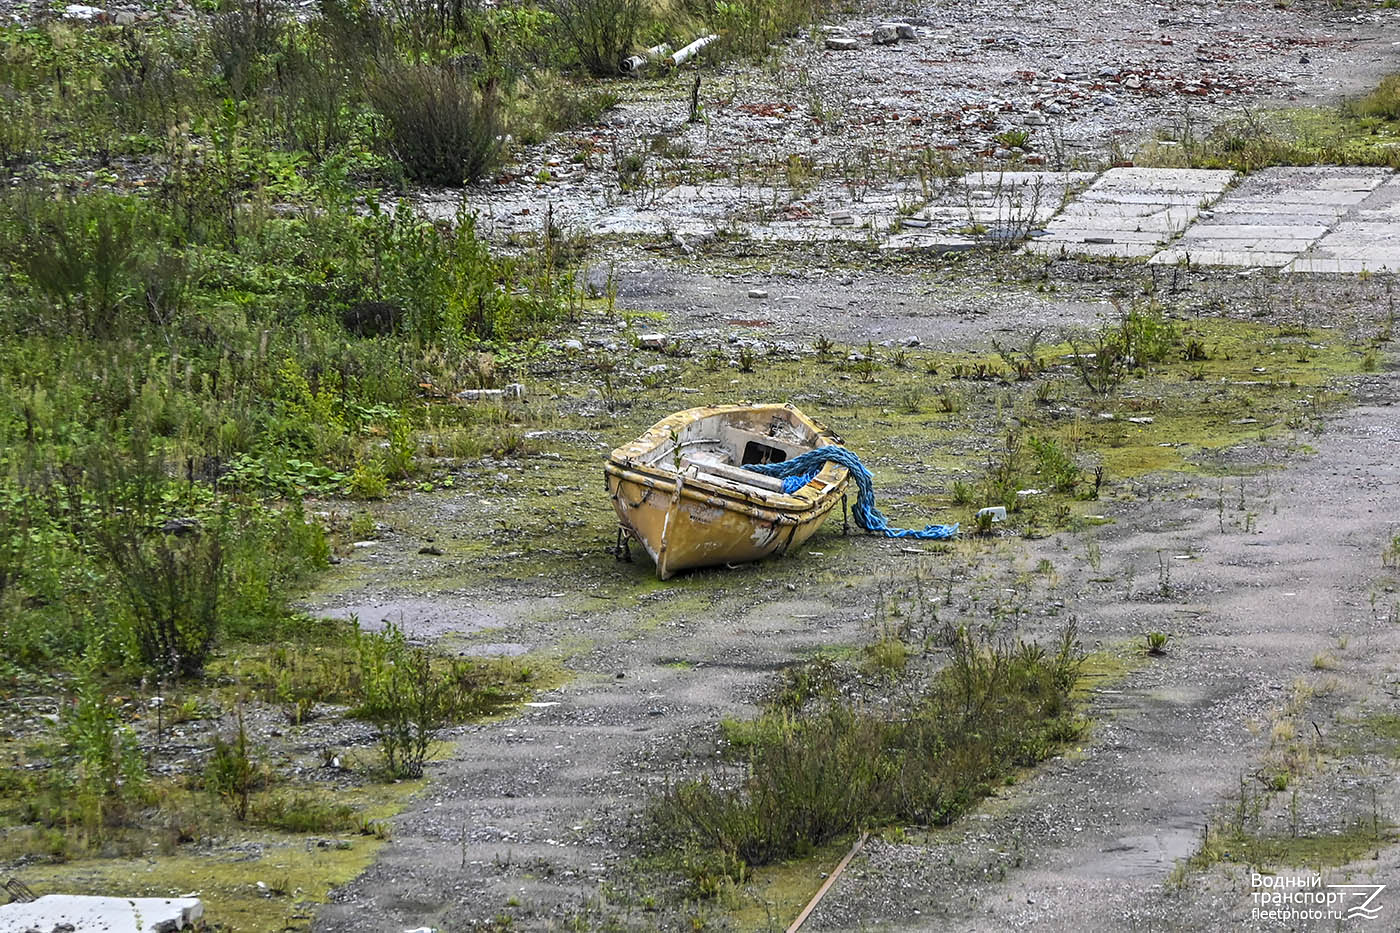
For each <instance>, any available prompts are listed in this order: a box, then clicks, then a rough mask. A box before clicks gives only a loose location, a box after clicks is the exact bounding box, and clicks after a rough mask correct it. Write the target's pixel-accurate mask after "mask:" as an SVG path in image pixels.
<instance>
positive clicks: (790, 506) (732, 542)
mask: <svg viewBox="0 0 1400 933" xmlns="http://www.w3.org/2000/svg"><path fill="white" fill-rule="evenodd" d="M839 443H841V439H840V438H839V437H837V436H835V435H834V434H832V433H831V432H829V431H828V430H826V429H825V428H823V427H821V426H820V425H818V424H817V423H816V422H815V421H813V420H812V419H811V418H809V417H807V416H806V415H804V414H803V413H802V412H800V411H798V410H797V409H796V408H794V407H793V406H792V405H790V404H789V405H726V406H721V407H714V408H691V409H688V410H687V411H680V412H676V413H675V414H674V415H671V416H670V417H668V418H663V419H662V420H661V421H658V422H657V423H656V424H654V425H653V426H652V427H651V429H650V430H648V431H647V432H646V433H645V434H643V435H642V436H641V437H639V438H637V439H636V440H635V441H633V442H632V443H630V444H628V445H626V446H625V447H619V448H618V449H617V450H614V451H613V452H612V455H611V456H610V457H609V458H608V462H607V464H606V466H605V467H604V475H605V478H606V480H607V484H608V493H609V495H611V496H612V502H613V508H615V509H616V510H617V518H618V522H619V523H620V531H619V542H618V544H619V556H621V553H622V552H623V550H624V549H625V547H626V543H627V538H628V537H632V538H636V539H637V540H638V541H640V542H641V544H642V547H644V548H646V551H647V553H648V554H650V555H651V557H652V560H654V561H655V562H656V575H657V576H658V577H660V578H661V579H662V580H666V579H669V578H670V577H672V576H674V575H675V574H676V573H677V572H679V571H681V570H687V569H689V568H692V567H710V566H714V565H717V564H736V563H742V562H745V561H752V560H761V559H763V558H765V557H769V556H772V555H775V554H777V555H781V554H785V553H787V552H788V551H789V550H791V549H792V548H794V547H796V546H798V545H800V544H802V543H803V542H804V541H806V540H807V539H808V538H810V537H811V536H812V535H813V534H814V533H815V532H816V530H817V529H818V528H819V527H821V524H822V522H823V521H825V520H826V517H827V515H829V514H830V512H831V510H832V509H833V508H835V507H836V505H837V503H839V502H842V499H843V495H844V494H845V491H846V485H847V484H848V483H849V482H850V473H849V471H848V470H847V469H846V468H845V467H844V466H839V465H837V464H835V463H826V464H824V465H823V466H822V468H821V470H820V472H818V473H817V475H816V476H815V477H814V478H813V479H812V480H811V482H809V483H807V485H805V486H803V487H802V488H801V489H798V490H796V491H795V492H792V493H791V494H789V493H784V492H783V491H782V481H781V480H779V479H776V478H774V477H770V476H764V475H762V474H759V473H754V472H752V471H750V470H744V469H742V467H743V465H744V464H748V463H776V462H780V461H783V460H790V459H792V458H793V457H795V456H797V455H798V454H801V453H805V452H806V451H809V450H813V449H815V448H817V447H823V446H826V445H828V444H839Z"/></svg>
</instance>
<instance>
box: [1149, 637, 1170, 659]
mask: <svg viewBox="0 0 1400 933" xmlns="http://www.w3.org/2000/svg"><path fill="white" fill-rule="evenodd" d="M1170 640H1171V636H1170V635H1168V634H1167V633H1166V632H1148V633H1147V634H1146V635H1145V636H1144V647H1145V648H1146V651H1147V653H1148V654H1150V655H1152V656H1153V657H1155V658H1159V657H1161V656H1162V655H1164V654H1166V653H1167V642H1168V641H1170Z"/></svg>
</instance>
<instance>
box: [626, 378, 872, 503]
mask: <svg viewBox="0 0 1400 933" xmlns="http://www.w3.org/2000/svg"><path fill="white" fill-rule="evenodd" d="M775 411H782V412H786V413H788V414H789V415H790V416H791V417H792V418H793V419H794V420H796V421H798V422H800V423H801V424H802V425H803V426H805V427H806V428H808V429H809V430H810V431H811V432H812V434H813V435H814V441H813V443H812V445H811V447H809V448H808V449H811V450H815V449H816V448H818V447H824V446H828V445H831V446H841V438H840V436H839V435H837V434H836V433H834V432H832V431H830V430H829V429H827V428H826V427H825V426H823V425H822V424H820V423H818V422H817V421H816V420H815V419H814V418H812V417H811V416H810V415H808V414H807V413H806V412H804V411H802V410H800V409H799V408H797V407H796V406H795V405H793V404H792V403H791V402H782V403H778V402H765V403H760V404H754V405H702V406H698V407H695V408H687V409H684V410H682V411H678V412H673V413H672V414H670V415H667V416H666V417H665V418H662V419H661V420H660V421H658V422H656V423H655V424H653V425H652V426H651V427H650V428H648V429H647V430H646V431H644V432H643V433H642V434H641V435H640V436H639V437H637V438H636V439H635V440H633V441H632V442H630V443H628V444H625V445H623V446H622V447H618V448H616V449H615V450H613V451H612V453H611V454H610V455H609V456H608V459H607V461H606V462H605V464H604V472H605V473H607V474H610V475H616V476H617V477H618V478H619V480H622V479H629V480H631V481H632V482H636V483H640V484H642V485H645V486H648V487H650V488H653V489H657V490H658V491H661V492H665V493H674V491H675V488H676V485H677V479H678V478H679V477H680V476H681V475H683V474H681V473H678V472H677V471H676V470H674V469H672V468H670V467H666V466H661V465H659V464H655V463H651V462H647V461H645V460H643V459H642V458H643V457H644V456H645V455H646V454H647V453H649V452H651V451H654V450H656V449H657V448H658V447H660V446H661V445H662V444H664V443H666V442H667V441H669V440H670V439H671V432H672V430H675V429H677V428H679V427H681V426H683V425H689V424H693V423H694V422H697V421H701V420H704V419H705V418H711V417H715V416H717V415H729V414H737V413H741V412H742V413H749V412H754V413H762V412H775ZM627 474H630V475H627ZM850 479H851V474H850V471H849V470H848V469H847V468H846V467H844V466H841V465H840V464H837V463H831V462H828V463H824V464H822V467H821V469H820V470H819V471H818V472H817V474H816V476H815V477H813V480H812V483H808V484H807V485H806V486H803V487H802V488H801V489H798V490H795V491H793V492H791V493H770V492H763V491H757V490H756V491H754V492H745V491H743V490H739V489H734V488H732V487H730V486H727V485H726V486H720V485H718V484H715V483H712V482H710V481H709V480H706V479H705V478H704V477H703V475H699V476H689V475H686V476H685V480H684V482H682V483H681V484H680V486H681V494H682V496H683V497H684V498H687V499H691V500H693V501H697V502H707V503H708V504H710V505H715V506H719V507H722V508H734V507H736V506H737V507H738V509H739V510H740V511H746V512H749V513H750V514H755V513H754V512H753V511H752V510H755V509H757V510H766V511H768V512H770V513H772V517H769V516H759V515H756V514H755V517H762V518H765V519H766V520H769V521H775V520H778V517H787V518H788V519H790V520H791V519H795V520H796V521H799V522H800V521H804V520H806V519H804V518H803V516H804V515H805V514H806V513H808V512H817V513H821V514H824V513H825V512H827V511H829V510H830V508H831V505H829V504H827V503H826V502H825V501H824V500H825V499H828V498H831V499H834V498H835V497H836V496H837V495H844V494H845V491H846V487H847V486H848V485H849V483H850ZM813 483H823V484H824V486H823V487H822V488H819V489H813V488H811V487H812V485H813ZM692 487H700V488H699V489H692ZM712 500H720V501H712ZM833 504H834V503H833ZM794 513H795V514H794ZM813 517H815V516H813ZM784 523H786V522H784Z"/></svg>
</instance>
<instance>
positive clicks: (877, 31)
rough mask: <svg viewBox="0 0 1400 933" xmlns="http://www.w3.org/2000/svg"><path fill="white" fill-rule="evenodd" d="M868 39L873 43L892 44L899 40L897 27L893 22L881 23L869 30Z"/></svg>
mask: <svg viewBox="0 0 1400 933" xmlns="http://www.w3.org/2000/svg"><path fill="white" fill-rule="evenodd" d="M870 41H871V42H872V43H874V44H875V45H894V44H895V43H896V42H898V41H899V28H898V27H897V26H896V25H895V24H894V23H881V24H880V25H878V26H876V27H875V28H874V29H873V30H872V31H871V33H870Z"/></svg>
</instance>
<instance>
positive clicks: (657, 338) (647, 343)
mask: <svg viewBox="0 0 1400 933" xmlns="http://www.w3.org/2000/svg"><path fill="white" fill-rule="evenodd" d="M637 342H638V343H639V344H640V345H641V347H642V349H644V350H664V349H666V335H665V334H642V335H641V336H639V337H638V338H637Z"/></svg>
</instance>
